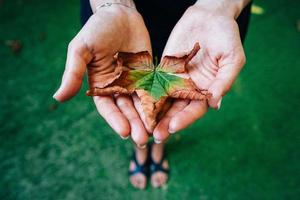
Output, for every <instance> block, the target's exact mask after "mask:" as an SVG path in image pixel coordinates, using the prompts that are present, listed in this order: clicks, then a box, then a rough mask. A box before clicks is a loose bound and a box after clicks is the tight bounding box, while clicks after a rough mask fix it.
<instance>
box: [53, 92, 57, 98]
mask: <svg viewBox="0 0 300 200" xmlns="http://www.w3.org/2000/svg"><path fill="white" fill-rule="evenodd" d="M56 94H57V91H56V92H55V93H54V95H53V96H52V98H53V99H55V100H56V98H55V97H56Z"/></svg>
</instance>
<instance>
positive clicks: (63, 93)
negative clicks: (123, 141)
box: [54, 6, 151, 145]
mask: <svg viewBox="0 0 300 200" xmlns="http://www.w3.org/2000/svg"><path fill="white" fill-rule="evenodd" d="M145 50H146V51H149V52H151V45H150V39H149V34H148V32H147V29H146V27H145V25H144V22H143V19H142V17H141V16H140V14H139V13H138V12H137V11H136V10H133V9H129V8H123V7H117V6H115V7H109V8H107V9H106V8H103V9H100V10H99V11H97V12H96V13H95V14H94V15H93V16H92V17H91V18H90V19H89V20H88V22H87V23H86V24H85V26H84V27H83V28H82V29H81V31H80V32H79V33H78V34H77V35H76V37H75V38H74V39H73V40H72V41H71V42H70V44H69V48H68V56H67V63H66V69H65V72H64V75H63V80H62V84H61V86H60V88H59V90H58V91H57V92H56V94H55V95H54V97H55V98H56V99H57V100H59V101H65V100H68V99H70V98H72V97H73V96H74V95H76V93H77V92H78V91H79V89H80V87H81V84H82V78H83V75H84V74H85V71H86V69H87V72H88V80H89V86H90V87H97V86H98V85H101V84H103V81H102V80H103V79H110V78H112V77H113V76H114V71H115V65H116V63H115V61H114V55H115V54H116V53H117V52H119V51H126V52H139V51H145ZM94 102H95V104H96V107H97V109H98V112H99V113H100V115H102V116H103V118H104V119H105V120H106V121H107V122H108V124H109V125H110V126H111V127H112V128H113V129H114V130H115V131H116V132H117V133H118V134H119V135H120V136H122V137H127V136H129V134H131V136H132V139H133V140H134V141H135V142H136V143H137V144H140V145H143V144H145V143H146V142H147V139H148V135H147V132H146V130H145V128H144V126H143V123H142V121H141V120H140V118H139V116H138V114H137V112H136V110H135V108H134V106H133V102H132V100H131V98H129V97H128V96H118V97H115V98H114V97H112V96H101V97H94Z"/></svg>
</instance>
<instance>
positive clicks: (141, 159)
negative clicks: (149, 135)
mask: <svg viewBox="0 0 300 200" xmlns="http://www.w3.org/2000/svg"><path fill="white" fill-rule="evenodd" d="M133 145H134V146H135V144H133ZM134 148H135V155H134V156H135V161H134V159H133V160H131V161H130V164H129V172H134V173H131V174H130V176H129V180H130V182H131V184H132V185H133V186H134V187H135V188H138V189H144V188H145V187H146V184H147V177H146V174H145V173H143V172H141V170H142V171H143V170H144V169H145V168H144V167H146V166H147V161H148V159H147V158H148V147H147V146H146V147H145V148H139V147H137V146H135V147H134ZM136 162H137V163H136ZM140 166H142V168H144V169H141V168H140ZM145 170H146V169H145Z"/></svg>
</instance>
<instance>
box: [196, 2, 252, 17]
mask: <svg viewBox="0 0 300 200" xmlns="http://www.w3.org/2000/svg"><path fill="white" fill-rule="evenodd" d="M250 1H251V0H198V1H197V2H196V3H195V4H194V5H195V6H197V7H201V8H202V9H205V10H207V11H209V12H211V13H215V14H218V15H223V16H227V17H231V18H233V19H236V18H237V17H238V16H239V15H240V13H241V12H242V10H243V8H244V7H245V6H246V5H247V4H248V3H249V2H250Z"/></svg>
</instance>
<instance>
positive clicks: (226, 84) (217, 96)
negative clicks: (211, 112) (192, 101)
mask: <svg viewBox="0 0 300 200" xmlns="http://www.w3.org/2000/svg"><path fill="white" fill-rule="evenodd" d="M245 61H246V60H245V56H244V54H243V55H242V56H240V57H239V58H238V59H237V60H236V61H235V62H233V63H229V64H225V65H223V66H220V68H219V71H218V73H217V75H216V78H215V80H214V81H213V82H212V84H211V85H210V86H209V88H208V92H210V93H211V94H212V97H211V98H210V99H209V101H208V104H209V106H210V107H212V108H214V109H219V108H220V106H221V101H222V97H223V96H224V95H225V94H226V93H227V92H228V91H229V90H230V88H231V86H232V84H233V82H234V81H235V79H236V77H237V75H238V74H239V72H240V70H241V69H242V67H243V66H244V64H245Z"/></svg>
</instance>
